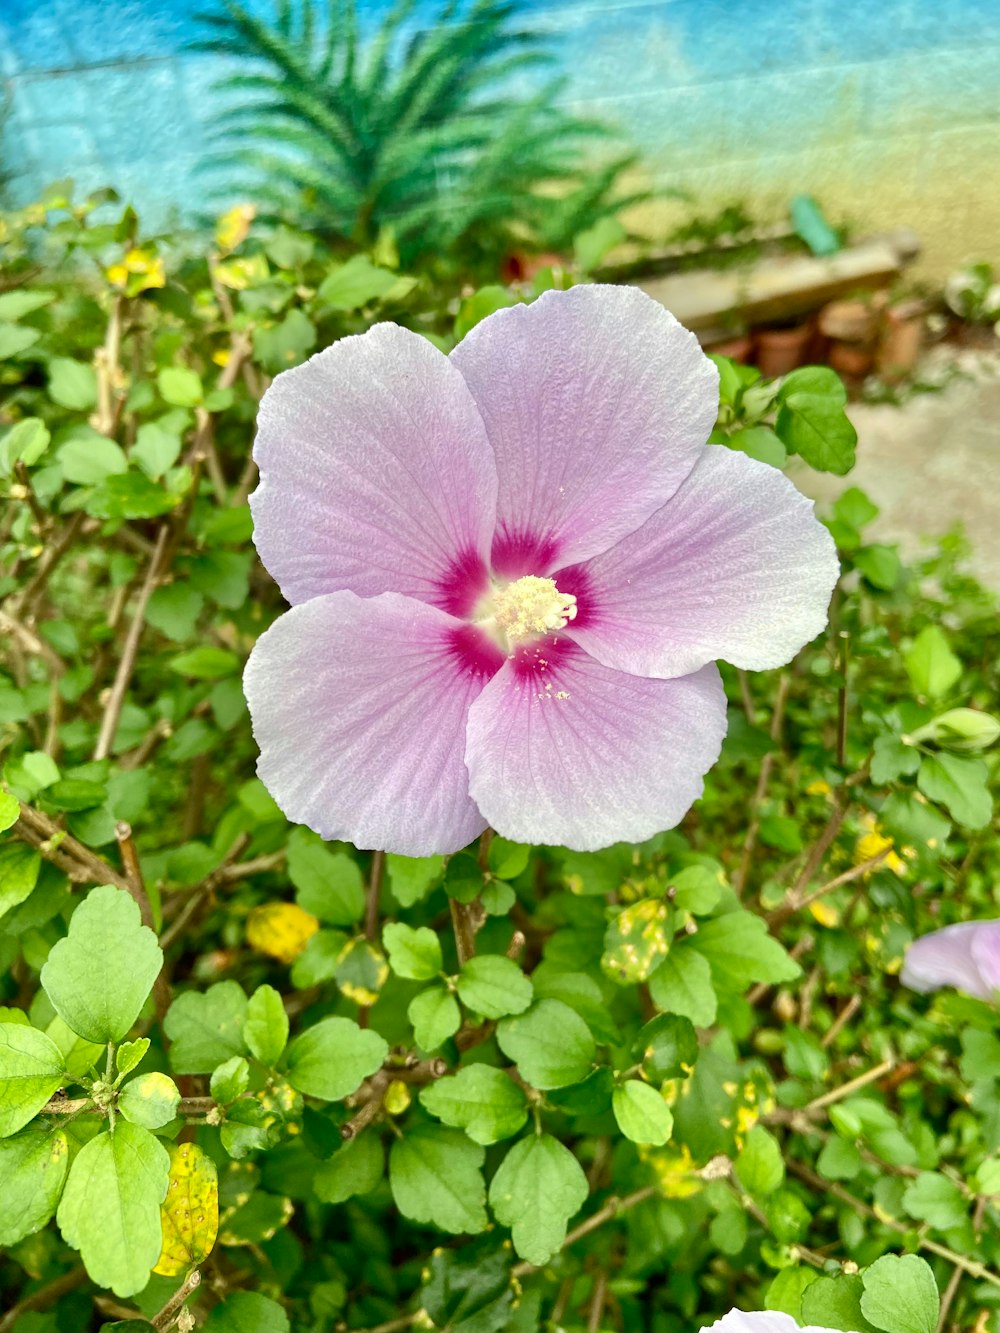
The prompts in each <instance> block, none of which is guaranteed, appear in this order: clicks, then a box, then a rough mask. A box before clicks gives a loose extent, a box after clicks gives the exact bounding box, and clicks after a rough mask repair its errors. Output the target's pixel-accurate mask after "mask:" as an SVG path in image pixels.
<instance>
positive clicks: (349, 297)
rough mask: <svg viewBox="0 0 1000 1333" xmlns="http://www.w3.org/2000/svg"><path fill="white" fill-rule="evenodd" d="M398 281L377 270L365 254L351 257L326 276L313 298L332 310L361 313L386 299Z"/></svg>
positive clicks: (383, 271)
mask: <svg viewBox="0 0 1000 1333" xmlns="http://www.w3.org/2000/svg"><path fill="white" fill-rule="evenodd" d="M397 281H398V278H397V275H396V274H395V273H392V272H390V270H389V269H387V268H377V267H376V266H375V265H374V264H373V263H372V261H371V260H370V259H369V258H368V256H367V255H352V256H351V258H350V259H348V260H347V262H346V263H344V264H340V265H338V267H337V268H335V269H334V270H333V271H332V272H331V273H328V274H327V275H326V277H325V278H324V279H323V281H322V282H321V283H320V285H319V288H318V290H317V292H316V298H317V300H319V301H321V302H322V303H323V304H324V305H327V306H329V307H330V309H331V310H360V309H361V307H362V306H366V305H370V304H371V303H372V302H373V301H377V300H378V299H379V298H380V297H382V296H385V295H386V293H387V292H390V291H391V290H392V288H393V287H395V285H396V283H397Z"/></svg>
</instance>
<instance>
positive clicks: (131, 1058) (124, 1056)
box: [115, 1037, 149, 1076]
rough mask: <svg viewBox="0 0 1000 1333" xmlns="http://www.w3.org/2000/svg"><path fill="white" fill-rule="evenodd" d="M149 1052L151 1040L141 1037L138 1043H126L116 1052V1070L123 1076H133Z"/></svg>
mask: <svg viewBox="0 0 1000 1333" xmlns="http://www.w3.org/2000/svg"><path fill="white" fill-rule="evenodd" d="M148 1050H149V1038H148V1037H140V1038H139V1039H138V1040H137V1041H124V1042H122V1044H121V1045H120V1046H119V1047H118V1050H117V1051H115V1068H116V1069H117V1070H118V1073H119V1074H120V1075H122V1076H124V1075H125V1074H131V1072H132V1070H133V1069H135V1067H136V1065H138V1064H141V1063H142V1061H143V1060H144V1059H145V1056H146V1052H147V1051H148Z"/></svg>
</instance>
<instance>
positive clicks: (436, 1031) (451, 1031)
mask: <svg viewBox="0 0 1000 1333" xmlns="http://www.w3.org/2000/svg"><path fill="white" fill-rule="evenodd" d="M406 1016H407V1018H408V1019H409V1020H410V1022H411V1023H412V1024H413V1037H414V1040H415V1041H416V1043H417V1045H418V1046H419V1047H420V1049H421V1050H422V1051H425V1052H428V1053H429V1052H431V1051H436V1050H437V1048H438V1047H439V1046H440V1045H441V1043H442V1042H445V1041H447V1040H448V1038H449V1037H452V1036H454V1035H455V1033H456V1032H457V1031H458V1029H459V1028H460V1027H461V1026H462V1013H461V1010H460V1009H459V1007H458V1001H457V1000H456V999H455V997H454V995H452V993H451V991H449V990H446V989H445V987H444V986H429V987H428V988H427V990H424V991H421V992H420V994H419V995H415V996H414V997H413V999H412V1000H411V1001H410V1004H409V1008H408V1009H407V1011H406Z"/></svg>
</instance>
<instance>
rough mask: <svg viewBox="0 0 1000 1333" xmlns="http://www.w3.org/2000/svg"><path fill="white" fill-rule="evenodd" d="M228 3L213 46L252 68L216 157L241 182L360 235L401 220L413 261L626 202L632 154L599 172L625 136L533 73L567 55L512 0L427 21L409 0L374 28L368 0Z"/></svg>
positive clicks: (226, 174) (528, 234) (549, 227)
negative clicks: (364, 13)
mask: <svg viewBox="0 0 1000 1333" xmlns="http://www.w3.org/2000/svg"><path fill="white" fill-rule="evenodd" d="M221 3H222V8H221V9H219V10H218V11H216V12H214V13H210V14H206V15H203V16H202V21H203V22H204V23H205V24H206V25H207V33H206V36H205V38H204V39H203V40H201V41H200V42H199V43H198V47H199V49H201V50H207V51H211V52H213V53H215V54H217V55H221V56H224V57H226V58H227V60H228V61H229V62H230V64H235V66H236V67H235V69H234V72H232V73H229V74H227V75H226V76H224V77H223V78H222V79H221V80H220V81H219V88H220V89H221V90H222V91H223V92H225V93H226V94H227V95H228V97H229V98H230V105H229V107H228V109H227V110H226V111H224V112H223V114H222V116H221V118H220V120H219V122H218V124H217V129H216V134H217V136H218V143H217V145H216V147H215V150H214V151H213V153H212V156H211V157H210V159H209V160H208V161H207V163H206V166H209V167H211V168H212V169H213V170H215V171H216V172H220V174H219V175H218V177H217V179H218V180H219V181H220V183H221V182H224V188H225V189H226V190H227V192H228V193H230V194H231V193H232V191H233V189H234V188H235V189H239V190H240V191H241V192H242V193H243V194H245V195H247V196H248V197H250V198H253V199H255V200H256V201H257V202H259V203H260V204H262V205H264V206H267V207H270V208H272V209H273V210H274V211H275V212H276V213H281V214H287V213H288V212H289V211H290V210H291V209H294V211H295V213H296V216H297V220H298V221H300V222H301V221H305V222H306V223H307V225H313V226H316V227H318V228H320V229H321V230H324V231H326V232H328V233H331V234H333V235H339V236H343V237H349V238H351V239H352V240H353V241H355V242H356V243H358V244H361V245H370V244H371V243H372V242H373V241H374V240H375V238H376V237H377V236H378V235H379V233H380V232H381V231H382V230H383V229H385V228H389V229H391V231H392V234H393V236H394V238H395V240H396V243H397V244H398V246H399V249H400V252H401V254H402V256H403V258H404V260H406V261H407V262H413V261H414V260H415V259H419V258H420V257H421V256H429V255H437V256H440V255H443V254H447V255H450V256H452V257H455V258H459V257H461V259H464V260H466V261H468V260H473V261H474V260H475V257H476V256H477V255H485V254H487V253H489V254H492V255H494V256H495V255H496V253H497V252H499V251H502V250H503V249H505V248H506V247H508V246H509V245H510V244H512V243H515V242H516V243H520V244H524V243H527V244H528V245H529V246H530V245H535V246H536V247H538V248H552V247H559V246H560V245H562V244H567V243H568V242H569V241H570V240H571V238H572V235H573V233H574V231H575V230H579V229H580V227H581V226H588V225H590V224H591V223H593V222H594V221H595V220H596V219H597V218H599V217H601V216H603V215H604V214H606V213H609V212H613V211H616V210H617V209H618V208H619V207H621V206H622V203H623V201H622V199H621V197H620V192H617V193H616V185H617V182H618V179H619V176H620V175H621V172H622V171H623V170H624V169H625V168H626V167H627V166H629V165H630V164H631V162H632V161H633V159H632V158H631V157H630V156H623V155H618V156H616V157H613V158H612V160H611V161H606V162H605V163H604V165H603V166H601V167H600V168H599V169H597V170H588V171H586V172H585V171H584V169H583V158H584V155H585V153H586V151H587V149H588V147H589V146H590V144H592V143H594V144H597V145H602V146H603V147H604V149H605V154H607V149H608V147H609V145H610V142H611V140H612V135H611V133H610V132H609V130H608V129H607V128H606V127H604V126H603V125H600V124H597V123H595V122H593V121H588V120H583V119H581V118H578V117H576V116H573V115H571V114H570V113H568V112H567V111H566V110H565V109H563V108H562V107H561V106H560V105H559V102H558V96H559V93H560V90H561V88H562V83H561V81H560V80H558V79H553V78H551V77H548V76H547V75H546V76H544V77H543V79H542V81H541V82H540V83H536V82H535V81H534V79H532V78H531V76H533V75H535V73H536V71H537V70H539V69H542V68H544V67H545V66H546V65H549V64H551V61H552V54H551V52H550V51H549V49H548V47H547V45H546V43H545V41H544V39H543V38H542V37H541V36H540V35H539V34H537V33H533V32H531V31H528V30H526V29H524V28H522V27H520V26H518V25H517V24H516V22H515V15H514V4H513V3H511V0H447V3H446V4H445V6H444V8H443V9H442V10H441V11H440V12H439V13H438V14H437V15H436V16H434V17H433V19H432V20H431V21H430V22H428V23H427V24H426V26H422V27H418V26H417V22H416V19H417V14H416V11H417V5H418V0H399V3H397V4H396V6H395V8H394V9H392V10H391V11H390V13H389V14H388V15H387V16H386V18H385V19H384V20H383V21H382V23H381V25H380V26H378V27H377V29H376V30H375V31H374V32H373V33H371V35H370V36H368V37H367V38H366V39H364V38H363V36H362V32H361V27H360V25H359V21H358V15H357V13H356V9H355V5H354V0H326V3H325V5H323V8H322V12H321V11H320V4H319V2H318V0H275V10H274V15H273V18H272V19H271V20H270V21H265V20H263V19H261V18H259V17H257V16H256V15H255V14H253V13H251V12H250V11H249V10H248V9H247V8H245V7H244V6H243V5H241V4H239V3H238V0H221ZM526 86H527V87H529V92H528V95H527V96H524V97H521V98H518V97H517V96H516V92H517V91H518V89H523V88H524V87H526ZM220 169H221V171H220ZM636 197H637V196H635V195H633V196H630V198H629V199H628V200H627V201H624V202H632V201H633V200H634V199H635V198H636ZM554 200H555V201H556V202H554ZM560 231H562V232H564V233H565V234H562V235H561V234H559V233H560Z"/></svg>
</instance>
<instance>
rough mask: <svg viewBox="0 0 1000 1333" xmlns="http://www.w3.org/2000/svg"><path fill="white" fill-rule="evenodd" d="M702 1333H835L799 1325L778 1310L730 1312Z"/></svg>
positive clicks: (809, 1325) (789, 1316)
mask: <svg viewBox="0 0 1000 1333" xmlns="http://www.w3.org/2000/svg"><path fill="white" fill-rule="evenodd" d="M702 1333H833V1330H832V1329H829V1328H820V1327H819V1325H818V1324H807V1325H805V1326H803V1325H801V1324H797V1323H796V1322H795V1320H794V1319H793V1318H792V1316H791V1315H790V1314H781V1313H780V1311H777V1310H758V1311H753V1312H748V1311H745V1310H730V1311H729V1313H728V1314H727V1315H723V1317H722V1318H721V1319H717V1320H716V1322H715V1323H714V1324H709V1325H708V1327H707V1328H705V1329H703V1330H702Z"/></svg>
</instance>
